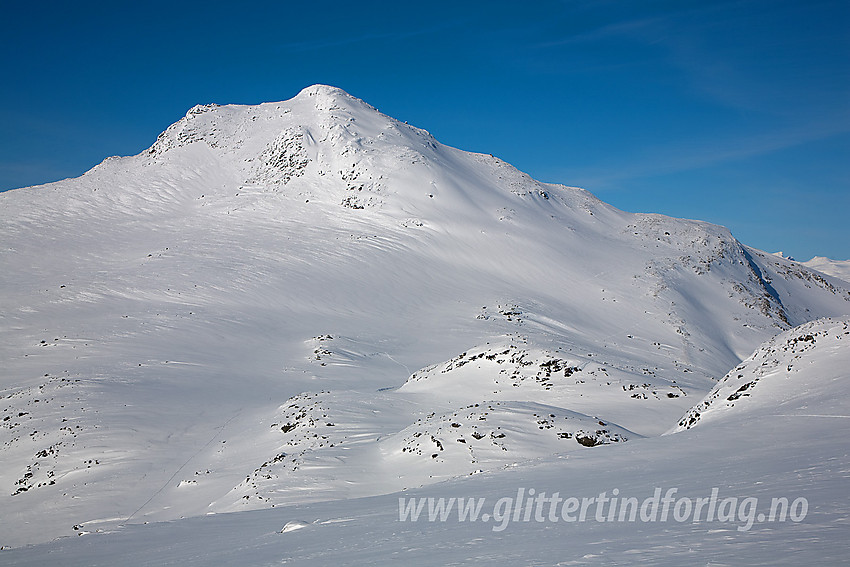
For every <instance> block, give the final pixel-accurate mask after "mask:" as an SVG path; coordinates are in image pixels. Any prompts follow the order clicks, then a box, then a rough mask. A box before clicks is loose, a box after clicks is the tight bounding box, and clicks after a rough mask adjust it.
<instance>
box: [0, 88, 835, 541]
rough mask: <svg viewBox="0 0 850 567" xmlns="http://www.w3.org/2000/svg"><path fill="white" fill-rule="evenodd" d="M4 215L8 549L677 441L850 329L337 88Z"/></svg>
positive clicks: (680, 233) (233, 111)
mask: <svg viewBox="0 0 850 567" xmlns="http://www.w3.org/2000/svg"><path fill="white" fill-rule="evenodd" d="M0 219H2V221H0V222H2V225H0V240H2V245H0V255H2V256H1V257H2V260H0V261H2V265H3V267H4V269H3V270H2V273H0V294H2V296H0V297H2V305H3V310H2V327H0V333H2V335H0V339H2V340H0V360H2V366H3V371H2V374H0V388H2V391H0V400H2V402H3V403H2V407H0V411H2V416H0V455H2V462H3V467H2V469H0V505H2V508H3V510H4V514H3V516H2V519H0V527H2V531H0V533H2V535H0V545H6V546H19V545H23V544H27V543H37V542H44V541H49V540H51V539H53V538H56V537H59V536H62V535H69V534H73V533H84V532H91V531H97V530H98V529H101V530H110V529H114V528H115V527H116V526H119V525H128V524H137V523H143V522H153V521H161V520H173V519H178V518H182V517H189V516H201V515H205V514H209V513H218V512H234V511H244V510H252V509H258V508H272V507H275V508H278V507H281V506H284V507H289V506H293V505H296V504H304V503H308V502H320V501H340V500H341V499H344V498H353V497H363V496H371V495H381V494H389V493H393V492H396V491H400V490H405V489H419V490H421V489H420V488H419V487H423V486H428V485H430V484H432V483H435V482H437V481H442V480H446V479H451V478H456V477H461V476H465V477H470V476H471V478H470V481H472V480H473V479H475V478H478V477H479V476H481V475H482V474H484V473H486V474H489V473H490V472H491V471H496V470H499V469H502V468H504V467H513V466H514V465H516V464H517V463H523V462H526V461H528V460H529V459H536V460H538V462H539V461H540V460H541V459H542V460H543V461H544V462H546V460H547V459H552V458H553V457H551V455H553V454H560V455H563V454H565V453H566V454H569V455H573V454H575V455H585V454H588V453H593V452H598V451H600V450H602V448H599V447H596V446H598V445H612V447H610V448H605V450H604V451H603V453H604V455H614V454H615V450H618V448H620V447H628V446H632V445H634V444H638V445H640V444H642V443H657V444H661V443H664V442H666V441H665V440H667V439H670V438H672V437H675V436H669V435H668V436H664V437H659V436H660V435H661V434H662V433H664V432H665V431H667V430H669V429H670V428H671V427H675V426H676V424H677V423H678V422H679V420H680V419H681V418H682V416H683V414H686V412H688V411H689V410H690V409H691V408H692V407H693V406H694V405H695V404H696V403H698V402H699V400H701V399H702V398H703V396H705V395H706V394H707V393H709V391H710V390H712V388H713V387H715V385H716V384H717V380H718V379H719V378H720V377H722V376H724V375H725V374H727V372H728V371H729V369H730V368H732V367H735V366H736V365H738V364H739V363H740V362H741V360H742V359H744V358H746V357H747V356H749V355H750V354H751V353H752V352H753V349H755V348H756V347H758V345H759V344H761V343H762V342H763V341H765V340H770V339H771V338H772V337H774V335H776V334H777V333H780V332H783V331H786V330H787V329H790V328H792V327H795V326H797V325H801V324H806V323H808V322H810V321H814V320H816V319H819V318H822V317H840V316H846V315H848V314H850V284H848V283H847V282H846V281H843V280H841V279H838V278H833V277H830V276H828V275H824V274H822V273H819V272H816V271H812V270H809V269H807V268H806V267H805V266H802V265H800V264H798V263H796V262H793V261H791V260H787V259H784V258H780V257H777V256H774V255H771V254H766V253H764V252H761V251H759V250H755V249H753V248H750V247H747V246H745V245H743V244H741V243H739V242H738V241H737V240H735V238H734V237H733V236H732V235H731V234H730V233H729V231H728V230H727V229H725V228H723V227H719V226H715V225H711V224H707V223H703V222H698V221H691V220H682V219H674V218H669V217H664V216H661V215H645V214H631V213H627V212H623V211H619V210H617V209H615V208H613V207H611V206H609V205H607V204H605V203H602V202H601V201H599V200H598V199H596V198H595V197H594V196H593V195H591V194H590V193H588V192H587V191H584V190H582V189H577V188H572V187H565V186H561V185H551V184H544V183H540V182H538V181H535V180H533V179H532V178H530V177H529V176H528V175H526V174H524V173H522V172H520V171H518V170H516V169H515V168H513V167H512V166H510V165H509V164H507V163H505V162H503V161H501V160H499V159H498V158H495V157H493V156H491V155H485V154H473V153H468V152H464V151H461V150H458V149H454V148H450V147H447V146H444V145H442V144H440V143H439V142H437V141H436V140H435V139H434V138H433V137H432V136H431V135H430V134H428V133H427V132H426V131H424V130H420V129H418V128H414V127H412V126H409V125H407V124H404V123H401V122H399V121H397V120H394V119H392V118H390V117H388V116H386V115H384V114H382V113H380V112H379V111H378V110H376V109H375V108H373V107H371V106H369V105H368V104H366V103H365V102H363V101H361V100H358V99H356V98H354V97H351V96H350V95H348V94H347V93H345V92H343V91H341V90H339V89H335V88H332V87H327V86H321V85H317V86H313V87H309V88H307V89H305V90H303V91H302V92H301V93H299V94H298V96H296V97H295V98H293V99H291V100H288V101H285V102H280V103H267V104H262V105H259V106H235V105H231V106H215V105H207V106H197V107H195V108H193V109H191V110H190V111H189V112H188V113H187V115H186V116H185V117H184V118H182V119H180V120H179V121H178V122H176V123H175V124H174V125H172V126H171V127H169V128H168V129H167V130H166V131H165V132H163V134H161V135H160V136H159V138H158V139H157V141H156V142H155V143H154V144H153V146H152V147H151V148H150V149H149V150H147V151H145V152H143V153H141V154H139V155H137V156H132V157H121V158H109V159H107V160H105V161H104V162H103V163H101V164H100V165H98V166H97V167H95V168H93V169H92V170H91V171H89V172H87V173H86V174H85V175H83V176H82V177H80V178H77V179H70V180H65V181H61V182H58V183H52V184H49V185H44V186H40V187H31V188H26V189H20V190H15V191H11V192H7V193H4V194H2V195H0ZM689 415H690V414H689ZM706 415H708V414H707V413H706ZM706 419H707V418H706ZM696 429H698V428H696ZM677 435H679V434H677ZM683 435H690V433H689V432H687V433H685V434H683ZM648 438H650V439H648ZM653 446H654V447H660V446H661V445H653ZM620 454H626V453H620ZM597 458H600V457H580V459H579V461H581V459H591V460H593V459H597ZM486 474H485V476H486ZM36 526H37V527H36Z"/></svg>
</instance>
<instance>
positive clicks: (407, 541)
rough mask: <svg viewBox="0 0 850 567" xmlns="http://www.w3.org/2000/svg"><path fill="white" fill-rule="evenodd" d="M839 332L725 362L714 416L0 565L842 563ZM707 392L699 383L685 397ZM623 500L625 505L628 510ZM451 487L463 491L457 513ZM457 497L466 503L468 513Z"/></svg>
mask: <svg viewBox="0 0 850 567" xmlns="http://www.w3.org/2000/svg"><path fill="white" fill-rule="evenodd" d="M848 329H850V318H843V319H834V320H823V321H818V322H816V323H812V324H806V325H804V326H802V327H800V328H797V329H793V330H792V331H789V332H788V333H784V334H783V335H782V336H781V337H778V338H777V339H774V340H771V341H769V342H768V343H766V344H765V345H763V346H762V347H761V348H759V349H758V350H757V351H756V353H755V354H754V355H753V357H751V358H750V359H748V360H747V361H746V362H745V363H744V364H742V366H741V367H740V369H739V370H736V371H735V372H736V373H738V374H740V373H743V374H745V375H747V376H749V377H752V376H756V375H758V376H760V377H761V380H760V381H759V382H758V384H757V385H756V386H754V387H752V388H750V389H748V390H747V392H750V394H751V396H750V397H749V399H744V398H741V399H740V403H736V404H735V405H734V407H731V406H729V407H728V409H726V410H724V411H721V412H720V413H718V414H717V417H716V419H709V418H708V416H709V415H710V414H711V410H709V411H706V412H705V419H703V420H701V421H700V422H699V424H698V426H697V427H694V428H692V429H690V430H682V431H680V432H676V433H673V434H669V435H664V436H660V437H653V438H645V439H640V440H635V441H633V442H630V443H627V444H624V445H621V446H619V445H607V446H603V447H598V448H595V449H593V450H589V451H583V452H578V453H571V454H568V455H558V456H551V457H548V458H545V459H541V460H537V461H533V462H526V463H521V464H517V465H516V466H514V467H510V468H508V469H505V470H500V471H494V472H489V473H481V474H478V475H475V476H473V477H469V478H466V479H456V480H453V481H448V482H445V483H440V484H435V485H431V486H428V487H425V488H419V489H415V490H409V491H406V492H404V493H397V494H389V495H383V496H375V497H369V498H363V499H355V500H339V501H332V502H324V503H316V504H309V505H295V506H285V507H281V508H275V509H273V510H264V511H248V512H240V513H236V514H223V515H215V516H207V517H199V518H192V519H186V520H180V521H175V522H164V523H157V524H149V525H133V526H126V527H123V528H120V529H118V530H117V531H114V532H112V533H101V534H88V535H85V536H83V537H76V538H65V539H60V540H57V541H55V542H53V543H49V544H43V545H40V546H36V547H31V548H23V549H16V550H11V551H6V552H4V553H3V562H4V564H6V565H60V564H61V565H114V564H118V563H120V564H122V565H154V564H155V565H177V564H180V565H232V564H235V563H238V564H241V565H271V564H287V565H289V564H294V565H315V564H319V565H374V564H394V563H397V562H400V561H403V562H404V563H405V564H406V565H449V564H464V565H493V564H499V565H635V564H641V565H671V566H678V565H802V564H805V565H838V564H842V563H844V562H845V561H846V557H847V553H848V551H850V545H848V543H847V538H846V531H847V522H848V506H847V502H846V494H847V487H848V478H850V455H848V451H847V440H846V427H845V426H844V423H843V422H844V421H846V420H847V419H850V415H847V411H846V409H847V407H848V402H850V399H848V392H849V391H850V390H848V388H847V381H848V379H850V378H849V377H848V375H847V372H846V368H847V367H848V364H850V349H848V348H847V346H846V342H847V341H848V340H850V334H848V333H850V331H848ZM810 336H811V337H815V340H814V341H812V340H809V339H808V337H810ZM800 337H802V339H800ZM795 339H798V340H796V341H795ZM801 340H802V342H801ZM803 343H806V344H805V348H803ZM768 359H769V360H768ZM765 361H768V364H767V365H764V364H763V362H765ZM788 365H790V366H791V370H787V367H788ZM730 376H732V375H731V374H730ZM735 376H737V374H735ZM729 380H730V377H727V378H726V379H725V380H724V382H728V381H729ZM731 386H732V384H724V383H721V384H719V385H718V389H717V391H718V392H719V391H723V392H724V397H725V392H726V391H727V390H729V388H731ZM730 391H731V390H730ZM714 399H719V398H718V396H715V395H714V393H712V394H711V395H709V396H708V397H707V398H706V400H705V402H703V403H701V404H700V405H699V407H702V406H704V405H706V404H708V405H709V406H711V405H713V404H711V403H710V402H711V400H714ZM745 402H746V403H745ZM771 406H773V409H771ZM724 407H726V406H725V405H724ZM532 490H533V491H534V492H532ZM544 494H545V496H542V498H544V499H545V500H541V503H540V504H538V503H537V499H538V498H540V497H541V495H544ZM520 495H521V498H522V499H520ZM420 498H421V499H423V500H422V502H424V504H423V505H422V512H421V513H420V514H419V516H418V517H417V519H416V520H415V521H414V520H413V518H412V516H411V508H410V505H411V503H413V505H414V507H415V506H416V503H417V502H418V500H417V499H420ZM429 498H430V499H431V500H430V501H429V500H428V499H429ZM553 498H557V500H552V499H553ZM573 498H574V499H577V500H578V501H579V502H583V501H590V502H589V503H588V505H587V509H588V510H587V513H586V514H584V516H583V520H582V515H581V512H580V509H581V504H579V510H578V511H576V510H572V511H570V510H569V509H568V511H567V512H564V507H565V506H568V505H569V504H568V502H570V501H571V499H573ZM612 498H616V499H617V500H616V501H615V502H613V503H612V501H611V500H610V499H612ZM630 498H633V499H635V500H636V501H637V502H638V503H639V508H638V510H637V512H636V513H635V514H634V521H631V520H630V518H631V517H632V512H631V508H630V507H631V506H632V504H627V503H626V501H627V499H630ZM440 499H442V506H443V508H442V509H443V510H445V509H446V508H447V507H448V506H449V504H448V503H449V502H450V501H452V499H454V501H453V502H454V504H453V506H452V508H451V509H450V512H446V513H444V514H443V516H441V514H440V512H439V510H438V509H437V508H436V507H437V506H438V505H440ZM460 499H463V501H464V502H465V503H467V504H466V507H465V508H464V510H466V514H465V515H464V516H463V518H464V519H463V520H461V519H460V517H461V516H459V514H458V508H459V505H458V502H459V501H460ZM470 499H473V500H472V502H473V503H474V506H473V508H475V506H477V507H478V508H477V512H475V516H474V517H475V520H473V519H472V517H473V516H472V514H473V512H472V511H471V510H470V509H469V506H468V503H469V502H470ZM591 499H592V500H591ZM606 499H607V500H606ZM665 499H668V504H667V505H665V504H664V500H665ZM400 500H401V503H400ZM712 500H713V501H714V504H712ZM701 501H702V504H700V502H701ZM529 502H531V503H530V504H529ZM600 502H601V504H600ZM647 502H648V504H645V503H647ZM429 506H431V510H433V513H429ZM600 506H601V508H600ZM612 506H613V509H614V513H613V514H611V513H610V510H611V508H612ZM697 507H699V511H698V512H697V511H696V510H697ZM665 508H667V512H666V513H665V512H664V509H665ZM517 509H518V510H519V514H518V515H516V516H515V515H514V513H515V511H516V510H517ZM553 509H554V510H555V512H554V513H551V510H553ZM527 510H528V512H527ZM538 510H539V512H538ZM623 510H625V513H623V512H622V511H623ZM485 514H486V515H487V516H485ZM621 514H622V516H621ZM429 517H430V518H432V519H429ZM441 518H442V519H441ZM93 527H94V526H93Z"/></svg>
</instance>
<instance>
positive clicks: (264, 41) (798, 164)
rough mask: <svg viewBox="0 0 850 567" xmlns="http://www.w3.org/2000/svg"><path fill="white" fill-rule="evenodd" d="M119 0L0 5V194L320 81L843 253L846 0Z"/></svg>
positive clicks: (742, 226)
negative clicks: (228, 108)
mask: <svg viewBox="0 0 850 567" xmlns="http://www.w3.org/2000/svg"><path fill="white" fill-rule="evenodd" d="M119 4H121V3H114V2H109V3H98V2H85V1H83V2H75V3H70V2H69V3H65V2H63V3H58V2H56V3H54V2H40V3H32V4H31V5H24V3H16V4H15V5H6V6H5V7H4V17H3V21H2V22H0V43H2V50H0V70H2V77H3V80H2V82H3V85H4V86H3V88H2V89H0V103H1V104H0V123H2V125H3V126H2V128H0V152H2V154H0V190H6V189H11V188H14V187H21V186H25V185H31V184H38V183H45V182H49V181H54V180H57V179H61V178H64V177H71V176H77V175H80V174H82V173H83V172H84V171H86V170H87V169H89V168H90V167H92V166H93V165H95V164H97V163H98V162H100V161H101V160H102V159H103V158H104V157H106V156H109V155H131V154H135V153H138V152H140V151H142V150H143V149H145V148H146V147H148V146H150V145H151V144H152V143H153V141H154V140H155V139H156V136H157V134H159V132H161V131H162V130H164V129H165V128H166V127H167V126H168V125H169V124H171V123H172V122H175V121H176V120H178V119H179V118H180V117H181V116H182V115H183V114H185V112H186V110H188V109H189V108H190V107H192V106H194V105H195V104H199V103H207V102H216V103H220V104H226V103H242V104H251V103H259V102H264V101H272V100H284V99H287V98H291V97H292V96H294V95H295V94H297V93H298V91H299V90H301V89H302V88H303V87H305V86H308V85H310V84H313V83H326V84H331V85H335V86H338V87H341V88H343V89H345V90H346V91H348V92H349V93H351V94H353V95H354V96H357V97H359V98H362V99H364V100H366V101H367V102H369V103H371V104H372V105H374V106H376V107H378V108H379V109H381V110H382V111H383V112H385V113H387V114H390V115H391V116H394V117H396V118H398V119H401V120H406V121H408V122H410V123H411V124H414V125H416V126H420V127H422V128H425V129H427V130H429V131H430V132H431V133H432V134H434V135H435V136H436V137H437V139H439V140H440V141H442V142H443V143H446V144H449V145H452V146H455V147H459V148H463V149H467V150H472V151H479V152H486V153H492V154H494V155H497V156H499V157H501V158H502V159H505V160H506V161H508V162H510V163H512V164H514V165H515V166H517V167H518V168H520V169H522V170H523V171H526V172H528V173H529V174H531V175H532V176H533V177H535V178H537V179H540V180H542V181H550V182H559V183H565V184H568V185H578V186H582V187H585V188H586V189H588V190H590V191H592V192H593V193H595V194H596V195H598V196H599V197H600V198H602V199H603V200H605V201H607V202H609V203H611V204H613V205H615V206H617V207H619V208H621V209H625V210H628V211H636V212H660V213H664V214H670V215H674V216H680V217H687V218H698V219H703V220H708V221H711V222H716V223H719V224H723V225H725V226H728V227H729V228H730V229H731V230H732V232H733V234H735V236H736V237H738V239H740V240H741V241H743V242H744V243H745V244H749V245H752V246H755V247H757V248H761V249H764V250H768V251H778V250H782V251H784V252H786V253H787V254H791V255H793V256H795V257H797V258H798V259H801V260H802V259H808V258H810V257H811V256H813V255H826V256H830V257H832V258H836V259H848V258H850V165H848V164H850V3H848V2H846V1H843V0H842V1H820V0H806V1H786V0H770V1H768V0H753V1H746V0H740V1H711V0H706V1H701V2H687V1H676V2H673V1H654V0H642V1H634V2H633V1H608V0H584V1H580V0H563V1H559V2H546V1H544V2H524V3H519V2H462V1H457V0H456V1H454V2H442V1H436V2H429V3H405V2H350V1H349V2H336V1H325V2H321V3H318V2H306V1H301V2H287V1H282V2H267V3H253V4H246V5H244V6H242V5H238V4H237V3H233V2H226V3H225V2H215V1H209V2H204V3H196V2H185V3H181V2H175V1H171V2H160V1H158V0H151V1H148V2H134V3H130V4H128V5H126V6H120V5H119Z"/></svg>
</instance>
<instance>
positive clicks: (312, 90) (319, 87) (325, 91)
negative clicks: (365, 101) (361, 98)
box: [295, 83, 354, 98]
mask: <svg viewBox="0 0 850 567" xmlns="http://www.w3.org/2000/svg"><path fill="white" fill-rule="evenodd" d="M307 96H333V97H347V98H354V97H353V96H351V95H350V94H348V93H347V92H345V91H344V90H342V89H341V88H339V87H334V86H331V85H323V84H319V83H317V84H315V85H310V86H309V87H304V88H303V89H301V92H299V93H298V95H296V97H295V98H301V97H307Z"/></svg>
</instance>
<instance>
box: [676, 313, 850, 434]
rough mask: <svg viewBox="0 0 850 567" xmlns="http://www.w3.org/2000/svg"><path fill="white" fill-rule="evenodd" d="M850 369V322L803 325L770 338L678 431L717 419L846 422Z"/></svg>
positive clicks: (681, 421) (705, 400) (683, 420)
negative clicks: (781, 417) (789, 418)
mask: <svg viewBox="0 0 850 567" xmlns="http://www.w3.org/2000/svg"><path fill="white" fill-rule="evenodd" d="M848 365H850V319H848V318H838V319H832V318H829V319H821V320H818V321H813V322H811V323H806V324H804V325H800V326H799V327H795V328H793V329H791V330H789V331H786V332H784V333H781V334H779V335H777V336H776V337H774V338H772V339H770V340H769V341H767V342H766V343H764V344H763V345H762V346H760V347H759V348H758V349H757V350H756V351H755V352H754V353H753V355H752V356H750V357H749V358H748V359H747V360H745V361H744V362H742V363H741V364H740V365H738V366H736V367H735V368H734V369H732V370H731V371H730V372H729V373H728V374H727V375H726V376H725V377H724V378H723V379H722V380H721V381H720V382H718V383H717V385H716V386H715V387H714V388H713V389H712V390H711V392H710V393H709V394H708V395H707V396H706V397H705V398H704V399H703V400H702V401H701V402H700V403H698V404H697V405H695V406H694V407H693V408H692V409H691V410H689V411H688V412H687V413H686V414H685V416H684V417H682V419H681V420H680V421H679V424H678V426H677V427H676V428H675V431H681V430H684V429H690V428H691V427H694V426H698V425H700V426H701V425H702V424H703V423H709V422H712V421H716V420H735V419H741V418H747V419H754V418H759V417H763V418H765V419H770V418H771V417H774V416H777V415H790V416H800V417H824V418H830V417H839V418H847V416H846V415H845V414H846V413H847V411H846V410H847V407H848V402H850V399H849V398H850V395H848V389H847V386H848V384H847V382H848V375H847V368H848ZM812 412H815V413H816V415H812Z"/></svg>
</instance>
